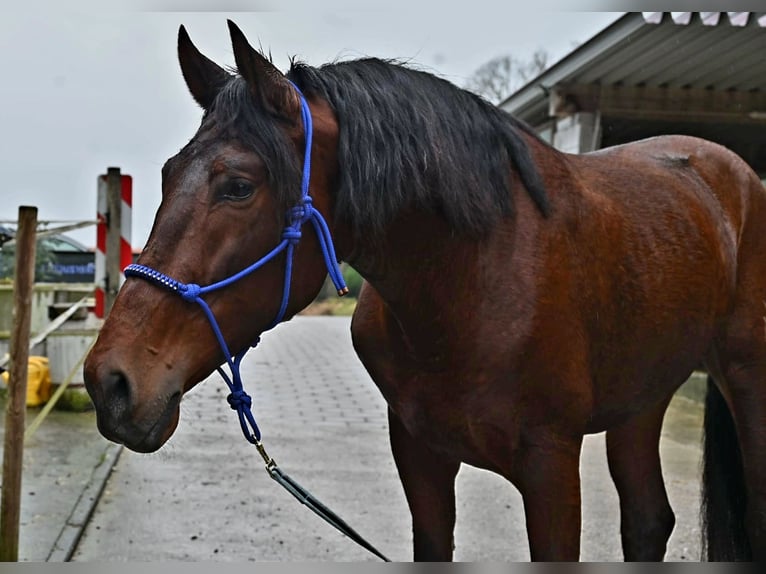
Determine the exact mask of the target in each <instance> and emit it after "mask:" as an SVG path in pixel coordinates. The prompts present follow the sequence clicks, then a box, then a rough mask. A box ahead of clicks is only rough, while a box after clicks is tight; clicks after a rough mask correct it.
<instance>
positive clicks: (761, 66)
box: [500, 12, 766, 126]
mask: <svg viewBox="0 0 766 574" xmlns="http://www.w3.org/2000/svg"><path fill="white" fill-rule="evenodd" d="M764 54H766V13H757V12H723V13H722V12H677V13H675V12H674V13H668V12H644V13H641V12H629V13H626V14H625V15H624V16H622V17H620V18H619V19H618V20H617V21H615V22H614V23H613V24H612V25H610V26H608V27H607V28H605V29H604V30H603V31H602V32H600V33H599V34H597V35H596V36H594V37H593V38H592V39H591V40H589V41H588V42H586V43H585V44H583V45H581V46H580V47H579V48H577V49H576V50H574V51H573V52H571V53H570V54H569V55H567V56H565V57H564V58H562V59H561V60H560V61H559V62H557V63H556V64H554V65H553V66H551V67H550V68H548V69H547V70H545V71H544V72H543V73H541V74H540V75H539V76H537V77H536V78H534V79H533V80H532V81H530V82H529V83H527V84H526V85H525V86H523V87H522V88H520V89H519V90H518V91H516V92H515V93H514V94H512V95H511V96H510V97H509V98H507V99H506V100H505V101H503V102H502V103H501V104H500V107H501V108H502V109H504V110H506V111H508V112H510V113H511V114H513V115H514V116H516V117H518V118H520V119H523V120H525V121H527V122H529V123H532V124H533V125H535V124H539V123H541V122H542V121H545V120H546V119H548V118H550V117H555V116H562V115H567V114H569V113H571V112H572V111H573V110H574V111H577V110H585V111H593V110H596V109H598V110H599V111H600V112H601V113H602V114H607V115H608V114H613V115H618V116H620V117H628V116H635V117H641V118H647V119H672V118H676V119H679V118H680V119H683V118H689V117H694V118H695V119H696V120H699V121H727V122H729V121H732V122H739V123H750V122H752V121H763V122H764V123H763V125H764V126H766V57H764Z"/></svg>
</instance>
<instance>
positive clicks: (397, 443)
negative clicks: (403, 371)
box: [388, 409, 460, 562]
mask: <svg viewBox="0 0 766 574" xmlns="http://www.w3.org/2000/svg"><path fill="white" fill-rule="evenodd" d="M388 421H389V423H388V425H389V436H390V439H391V450H392V452H393V455H394V461H395V462H396V468H397V470H398V471H399V478H400V479H401V482H402V485H403V486H404V493H405V496H406V497H407V503H408V504H409V507H410V513H411V514H412V541H413V546H414V559H415V560H417V561H430V562H447V561H451V560H452V552H453V549H454V543H453V535H454V530H455V477H456V476H457V472H458V470H459V468H460V463H459V462H458V461H453V460H450V459H447V458H444V457H442V456H440V455H438V454H437V453H435V452H433V451H432V450H431V449H430V448H428V446H426V445H425V444H423V443H422V442H421V441H419V440H417V439H416V438H414V437H413V436H412V435H410V433H409V432H407V429H405V428H404V426H403V425H402V423H401V422H400V421H399V419H398V418H397V417H396V415H395V414H393V413H392V412H391V410H390V409H389V411H388Z"/></svg>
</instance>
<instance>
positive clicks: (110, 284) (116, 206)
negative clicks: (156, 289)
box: [104, 167, 122, 316]
mask: <svg viewBox="0 0 766 574" xmlns="http://www.w3.org/2000/svg"><path fill="white" fill-rule="evenodd" d="M106 186H107V190H106V206H107V230H106V286H105V291H106V293H105V302H104V303H105V304H104V316H107V315H108V314H109V311H110V310H111V308H112V304H113V303H114V299H115V297H117V291H119V290H120V277H121V275H122V267H121V265H120V253H121V237H122V230H121V225H122V175H121V174H120V168H119V167H110V168H108V169H107V170H106Z"/></svg>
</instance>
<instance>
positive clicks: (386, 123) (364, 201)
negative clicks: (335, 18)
mask: <svg viewBox="0 0 766 574" xmlns="http://www.w3.org/2000/svg"><path fill="white" fill-rule="evenodd" d="M229 27H230V33H231V39H232V45H233V53H234V59H235V61H236V66H237V73H233V72H230V71H228V70H226V69H224V68H222V67H220V66H218V65H217V64H215V63H213V62H212V61H211V60H209V59H208V58H206V57H205V56H203V55H202V54H201V53H200V52H199V51H198V50H197V48H196V47H195V46H194V45H193V44H192V42H191V40H190V38H189V36H188V34H187V33H186V31H185V29H184V28H183V26H182V27H181V28H180V30H179V36H178V55H179V60H180V66H181V71H182V74H183V77H184V78H185V81H186V84H187V86H188V88H189V91H190V92H191V95H192V96H193V97H194V99H195V100H196V102H197V103H199V105H200V106H201V107H202V109H203V110H204V115H203V118H202V122H201V125H200V127H199V130H198V131H197V133H196V135H195V136H194V137H193V138H192V140H191V141H190V142H189V143H188V144H186V145H185V146H184V147H183V148H182V149H181V150H180V152H179V153H178V154H177V155H175V156H174V157H172V158H170V159H169V160H168V161H167V162H166V163H165V165H164V167H163V169H162V202H161V205H160V207H159V210H158V212H157V214H156V219H155V222H154V226H153V228H152V231H151V234H150V236H149V239H148V242H147V244H146V247H145V249H144V250H143V252H142V254H141V256H140V258H139V260H138V263H139V264H141V265H143V266H144V267H145V268H146V269H154V270H159V272H160V273H161V274H164V275H162V276H163V277H174V278H178V279H179V280H183V281H186V282H189V284H191V283H193V284H195V285H209V284H213V283H216V282H218V281H221V280H222V279H223V278H225V277H230V276H231V275H232V274H235V273H237V272H239V271H240V270H242V269H245V268H247V267H248V266H249V265H251V264H252V262H253V261H256V260H259V258H262V257H263V256H264V254H267V253H269V252H270V251H271V250H273V249H274V246H275V245H277V244H278V243H279V242H280V240H281V238H282V237H283V236H282V235H280V234H281V233H282V230H283V227H284V225H285V214H286V213H289V212H290V211H289V210H290V209H292V208H294V206H295V205H296V204H297V203H298V202H299V201H300V200H301V191H300V190H301V173H302V170H303V169H306V168H308V163H307V162H306V161H305V160H304V156H303V155H302V150H303V149H304V146H308V143H307V140H308V139H309V138H308V136H309V133H308V130H307V129H305V128H306V126H307V123H306V120H307V119H309V120H311V122H312V123H313V128H312V129H313V134H312V138H313V140H312V141H311V145H310V155H309V156H307V157H308V158H309V159H310V192H311V198H312V200H313V207H314V208H315V209H316V211H317V212H318V213H320V214H322V215H323V217H324V219H325V220H326V221H327V222H328V233H329V234H330V238H331V239H332V241H333V242H334V245H335V247H336V250H337V259H339V260H344V261H346V262H348V263H349V264H351V265H352V266H353V267H354V268H356V269H357V270H358V271H359V272H360V273H361V274H362V276H363V277H364V278H365V280H366V282H365V285H364V287H363V289H362V292H361V294H360V296H359V301H358V305H357V307H356V311H355V313H354V316H353V319H352V324H351V330H352V339H353V344H354V348H355V350H356V352H357V353H358V356H359V358H360V359H361V361H362V363H363V364H364V366H365V367H366V369H367V370H368V372H369V374H370V376H371V377H372V379H373V380H374V381H375V384H376V385H377V386H378V387H379V388H380V391H381V393H382V395H383V396H384V397H385V399H386V401H387V403H388V416H389V434H390V442H391V448H392V452H393V456H394V460H395V463H396V467H397V469H398V473H399V476H400V478H401V482H402V485H403V488H404V493H405V496H406V499H407V502H408V505H409V508H410V511H411V515H412V537H413V546H414V558H415V559H416V560H451V559H452V558H453V547H454V543H453V530H454V526H455V477H456V474H457V472H458V469H459V468H460V466H461V464H468V465H473V466H476V467H479V468H482V469H487V470H490V471H494V472H496V473H498V474H500V475H502V476H503V477H505V478H506V479H507V480H508V481H510V482H511V483H512V484H513V485H514V486H515V487H516V488H518V490H519V492H520V493H521V495H522V498H523V503H524V510H525V518H526V526H527V532H528V540H529V548H530V555H531V558H532V559H533V560H545V561H548V560H577V559H578V558H579V550H580V522H581V509H580V506H581V500H580V476H579V459H580V450H581V444H582V440H583V436H584V435H585V434H587V433H598V432H602V431H606V443H607V454H608V463H609V470H610V472H611V475H612V477H613V479H614V482H615V484H616V487H617V490H618V494H619V497H620V510H621V535H622V543H623V551H624V555H625V558H626V559H628V560H661V559H662V558H663V556H664V552H665V549H666V544H667V540H668V538H669V536H670V533H671V531H672V529H673V525H674V515H673V511H672V509H671V507H670V505H669V503H668V498H667V494H666V491H665V487H664V484H663V480H662V474H661V466H660V459H659V451H658V443H659V436H660V429H661V425H662V419H663V415H664V412H665V410H666V407H667V405H668V402H669V401H670V398H671V396H672V395H673V393H674V392H675V391H676V389H677V388H678V387H679V386H680V385H681V384H682V383H683V382H684V381H685V380H686V379H687V377H688V376H689V375H690V374H691V373H692V371H693V370H695V369H704V370H706V371H707V372H708V374H709V379H708V397H707V399H706V420H705V433H706V435H705V436H706V438H705V449H704V458H705V462H704V465H705V468H704V472H703V483H704V496H703V502H704V506H705V511H704V513H705V520H706V524H707V526H706V528H705V529H704V536H705V540H704V541H703V542H704V544H705V545H706V548H707V557H708V558H709V559H713V560H719V559H722V560H735V559H736V560H739V559H752V558H755V559H759V560H760V559H763V558H766V333H765V332H764V315H765V314H766V313H765V308H764V301H766V232H764V230H766V192H765V191H764V187H763V185H762V183H761V181H760V180H759V179H758V177H757V176H756V174H755V173H754V172H753V171H752V170H751V169H750V167H748V166H747V165H746V164H745V162H744V161H743V160H742V159H740V158H739V157H738V156H736V155H735V154H734V153H732V152H730V151H728V150H727V149H725V148H723V147H721V146H719V145H717V144H714V143H711V142H708V141H704V140H701V139H696V138H692V137H682V136H663V137H655V138H651V139H647V140H643V141H639V142H635V143H631V144H627V145H621V146H617V147H614V148H610V149H605V150H601V151H598V152H595V153H590V154H585V155H569V154H565V153H562V152H560V151H557V150H556V149H554V148H552V147H551V146H550V145H548V144H547V143H545V142H543V141H542V140H541V139H540V138H538V137H537V136H536V135H535V133H534V132H533V131H532V130H531V129H530V128H529V127H527V126H526V125H525V124H524V123H522V122H520V121H518V120H516V119H514V118H513V117H511V116H510V115H508V114H506V113H504V112H503V111H501V110H499V109H497V108H496V107H494V106H492V105H490V104H489V103H487V102H486V101H484V100H483V99H481V98H480V97H478V96H476V95H474V94H471V93H469V92H467V91H464V90H461V89H459V88H457V87H456V86H454V85H452V84H450V83H449V82H447V81H445V80H443V79H440V78H438V77H436V76H434V75H432V74H429V73H426V72H423V71H419V70H416V69H414V68H413V67H411V66H405V65H401V64H398V63H396V62H390V61H382V60H379V59H374V58H367V59H361V60H355V61H346V62H338V63H332V64H326V65H323V66H321V67H318V68H315V67H311V66H309V65H307V64H304V63H301V62H297V61H293V62H292V65H291V68H290V70H289V72H288V73H287V74H286V75H283V74H282V73H281V72H280V71H279V70H277V69H276V67H274V65H273V64H272V63H271V62H270V60H269V59H268V58H266V57H264V56H263V55H262V54H261V53H260V52H259V51H257V50H255V49H253V48H252V47H251V45H250V44H249V43H248V41H247V39H246V38H245V36H244V34H243V33H242V32H241V31H240V30H239V28H237V27H236V25H234V24H233V23H231V22H229ZM304 97H305V100H304V99H303V98H304ZM303 102H307V106H308V107H307V108H306V110H308V112H307V113H308V114H309V118H303V120H302V115H301V110H302V105H303ZM303 235H304V236H303V239H302V240H301V242H300V244H298V245H296V246H295V249H294V252H292V254H291V256H290V257H291V258H292V263H291V270H292V276H289V275H288V280H287V287H288V288H289V291H287V293H288V295H287V296H286V299H285V301H284V305H283V308H280V295H279V294H280V293H282V288H283V281H285V279H284V277H285V269H286V267H287V261H286V260H287V255H286V254H285V253H280V254H278V255H276V256H274V257H273V258H272V259H271V260H270V261H268V262H267V263H266V264H264V265H263V266H262V267H260V268H259V269H258V270H257V271H256V272H253V273H251V274H248V275H247V276H246V277H243V278H241V279H240V280H238V281H236V282H233V283H231V284H230V285H227V286H226V287H224V288H221V289H218V290H216V291H214V292H211V293H209V294H206V295H204V300H205V302H206V305H207V306H208V307H207V309H208V310H209V311H210V313H211V314H212V316H214V317H215V319H216V321H217V325H218V326H219V329H220V339H219V340H218V341H217V340H216V337H217V335H216V333H214V332H213V330H212V329H211V327H210V324H209V323H208V318H207V317H206V314H205V313H203V312H202V310H201V309H200V307H199V306H197V305H193V304H190V302H189V301H188V300H186V299H184V298H181V297H178V296H177V294H176V293H173V292H171V291H170V290H168V289H164V288H162V285H158V284H156V283H155V282H152V281H145V280H142V277H130V278H129V279H128V280H127V281H126V283H125V284H124V286H123V287H122V289H121V290H120V292H119V295H118V296H117V298H116V300H115V303H114V306H113V308H112V310H111V313H110V314H109V317H108V318H107V320H106V321H105V323H104V325H103V328H102V330H101V332H100V335H99V338H98V341H97V343H96V345H95V347H94V348H93V349H92V351H91V353H90V355H89V356H88V358H87V361H86V364H85V382H86V385H87V389H88V391H89V393H90V395H91V397H92V399H93V402H94V404H95V407H96V412H97V421H98V427H99V429H100V431H101V432H102V433H103V435H104V436H105V437H107V438H109V439H111V440H113V441H116V442H119V443H123V444H125V445H126V446H127V447H128V448H130V449H133V450H135V451H139V452H150V451H154V450H156V449H158V448H160V447H161V446H162V445H163V444H164V443H165V441H167V440H168V438H169V437H170V436H171V435H172V433H173V432H174V430H175V428H176V426H177V423H178V417H179V406H180V402H181V397H182V395H183V394H184V393H186V392H187V391H189V389H191V388H192V387H193V386H194V385H195V384H197V383H198V382H199V381H201V380H203V379H204V378H206V377H207V376H208V375H209V374H210V373H211V372H212V371H214V370H215V369H216V368H217V366H218V365H220V364H221V363H222V361H224V360H227V359H228V357H226V356H224V353H223V351H222V349H221V345H219V344H218V343H219V342H221V341H223V342H224V343H225V345H227V346H228V348H230V349H231V350H232V351H233V352H239V351H241V350H243V349H247V348H248V346H249V345H250V344H251V343H252V342H253V341H254V340H256V338H257V337H258V336H259V335H260V334H261V332H263V331H264V330H266V329H267V328H268V327H270V326H271V325H272V324H273V322H274V320H275V319H274V318H275V317H277V316H278V315H279V318H281V319H289V318H290V317H291V316H293V315H294V314H295V313H297V312H298V311H300V310H301V309H303V308H304V307H306V306H307V305H308V304H309V303H310V302H311V301H312V300H313V299H314V297H315V296H316V294H317V293H318V291H319V290H320V288H321V286H322V284H323V281H324V279H325V277H326V274H327V271H326V269H325V267H324V263H323V258H322V249H321V248H322V247H323V242H324V240H323V239H321V238H320V234H319V233H313V232H311V231H310V230H309V231H306V232H304V234H303ZM197 296H198V297H201V296H200V295H199V293H198V294H197Z"/></svg>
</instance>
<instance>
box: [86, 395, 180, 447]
mask: <svg viewBox="0 0 766 574" xmlns="http://www.w3.org/2000/svg"><path fill="white" fill-rule="evenodd" d="M180 402H181V393H175V394H173V395H172V396H171V397H170V398H169V399H168V401H167V403H166V405H165V408H164V410H163V411H162V413H161V414H160V416H159V417H158V418H157V419H156V420H155V421H154V422H153V423H150V424H149V423H142V422H140V421H139V422H137V421H133V420H128V419H123V420H120V421H116V422H115V421H113V420H111V419H109V418H108V415H103V416H102V414H101V413H99V412H98V411H97V412H96V421H97V425H98V430H99V432H101V434H102V435H103V436H104V437H105V438H107V439H109V440H110V441H112V442H115V443H118V444H122V445H125V446H126V447H128V448H129V449H130V450H132V451H135V452H140V453H151V452H155V451H157V450H159V449H160V448H161V447H162V445H164V444H165V443H166V442H167V441H168V439H169V438H170V437H171V436H172V435H173V433H174V432H175V430H176V427H177V426H178V420H179V416H180ZM147 426H148V428H147Z"/></svg>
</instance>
